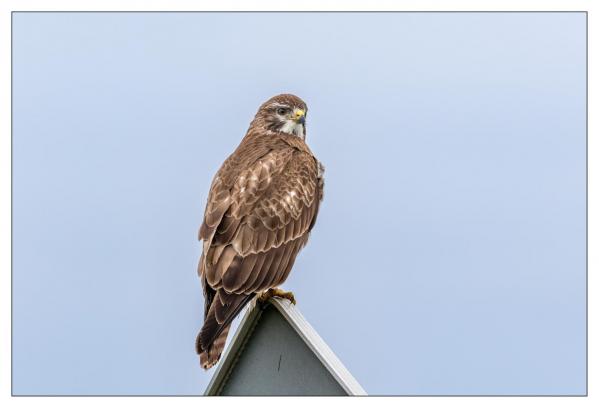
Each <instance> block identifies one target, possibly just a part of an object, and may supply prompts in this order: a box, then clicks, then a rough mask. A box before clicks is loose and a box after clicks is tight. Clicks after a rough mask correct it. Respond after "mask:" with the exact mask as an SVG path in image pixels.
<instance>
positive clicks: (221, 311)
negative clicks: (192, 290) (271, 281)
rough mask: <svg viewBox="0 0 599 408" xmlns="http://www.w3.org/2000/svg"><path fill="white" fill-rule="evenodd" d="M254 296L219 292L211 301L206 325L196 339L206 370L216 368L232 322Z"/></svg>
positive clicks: (197, 350) (201, 361)
mask: <svg viewBox="0 0 599 408" xmlns="http://www.w3.org/2000/svg"><path fill="white" fill-rule="evenodd" d="M252 297H253V294H252V295H236V294H229V293H226V292H224V291H222V290H221V289H219V290H217V291H216V293H215V294H214V296H213V297H212V299H211V303H210V306H208V307H207V309H208V312H207V313H206V316H205V318H204V324H203V326H202V329H201V330H200V333H199V334H198V337H197V338H196V352H197V353H198V354H199V355H200V363H201V365H202V367H203V368H204V369H209V368H210V367H212V366H214V365H215V364H216V363H217V362H218V359H219V358H220V355H221V354H222V352H223V349H224V347H225V342H226V341H227V334H228V333H229V328H230V325H231V322H232V321H233V319H234V318H235V316H237V315H238V314H239V312H241V310H242V309H243V307H244V306H245V305H246V304H247V303H248V302H249V301H250V300H251V299H252Z"/></svg>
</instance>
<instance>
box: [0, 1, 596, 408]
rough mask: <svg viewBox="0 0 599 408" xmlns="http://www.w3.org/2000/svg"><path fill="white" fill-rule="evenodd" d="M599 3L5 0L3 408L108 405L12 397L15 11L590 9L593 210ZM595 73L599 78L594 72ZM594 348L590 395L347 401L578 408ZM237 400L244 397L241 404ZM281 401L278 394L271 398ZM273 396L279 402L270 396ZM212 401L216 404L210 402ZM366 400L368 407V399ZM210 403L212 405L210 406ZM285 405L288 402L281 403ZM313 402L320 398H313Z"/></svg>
mask: <svg viewBox="0 0 599 408" xmlns="http://www.w3.org/2000/svg"><path fill="white" fill-rule="evenodd" d="M598 4H599V3H598V2H597V1H596V0H570V1H568V0H487V1H482V0H372V1H369V2H366V0H338V1H334V0H329V1H326V0H304V1H302V2H297V1H295V2H292V1H289V0H264V1H258V0H221V1H218V0H212V1H202V0H170V1H169V0H145V1H139V0H86V1H83V0H3V1H1V2H0V80H1V81H2V82H1V84H2V86H1V88H0V89H2V90H3V92H2V94H1V96H0V134H1V137H0V192H1V194H2V200H1V201H0V210H1V211H0V213H1V216H0V265H1V267H2V273H1V274H0V305H1V307H0V310H1V313H0V327H1V331H0V347H1V353H2V354H1V355H2V356H3V358H2V365H1V367H0V387H1V390H2V391H1V394H0V401H4V403H3V406H7V404H12V405H14V406H29V405H35V404H40V405H42V404H43V406H44V407H49V408H53V407H60V408H70V407H80V406H81V404H85V406H90V407H100V406H104V405H105V404H106V403H107V401H106V400H104V399H102V398H90V397H17V398H11V397H10V395H11V383H10V381H11V367H10V361H9V359H8V356H9V355H10V352H11V320H10V319H11V315H10V310H11V297H10V296H11V280H10V270H11V233H10V225H11V200H10V194H11V174H10V171H11V155H10V152H11V141H10V135H11V115H10V112H11V111H10V109H11V97H10V92H8V90H9V89H10V86H11V54H10V53H11V49H10V41H11V12H12V11H17V10H18V11H68V10H79V11H162V10H165V11H166V10H169V11H217V10H219V11H249V10H254V11H260V10H278V11H307V10H311V11H346V10H353V11H471V10H476V11H587V12H588V19H587V23H588V128H587V134H588V180H589V182H588V204H587V205H588V209H596V208H599V200H598V191H599V183H598V182H597V180H598V177H597V171H598V170H597V169H598V165H597V159H599V155H598V153H599V151H598V147H597V142H596V140H597V137H598V136H597V129H596V128H597V127H596V125H595V118H596V117H598V114H599V111H598V109H597V106H598V105H597V103H596V98H595V95H597V92H598V89H597V81H596V80H595V76H594V75H593V72H596V71H597V68H596V65H597V64H596V60H597V49H596V47H597V44H598V41H597V32H598V31H597V30H596V29H595V26H596V24H597V22H598V21H599V20H598V17H597V12H598V11H599V6H598ZM595 75H596V74H595ZM596 214H597V212H596V211H588V242H587V249H588V248H599V239H598V237H597V226H598V219H597V215H596ZM597 253H598V252H597V250H595V251H594V252H593V251H588V287H587V290H588V344H589V345H593V344H599V336H598V334H597V333H598V327H599V320H598V318H597V316H598V314H597V308H598V305H599V287H598V285H599V280H598V279H597V277H596V274H597V263H598V260H599V259H598V257H597ZM598 356H599V355H598V354H597V352H596V349H594V348H592V347H589V348H588V356H587V361H588V378H587V384H588V397H410V398H402V399H401V400H397V399H395V397H380V398H374V399H373V398H352V399H343V401H342V403H343V404H344V405H347V406H355V405H356V404H364V403H368V404H376V405H379V406H396V404H397V403H401V404H402V406H404V407H428V406H442V407H459V408H469V407H473V408H474V407H477V408H478V407H480V406H481V405H482V406H484V407H503V406H504V405H506V404H509V405H510V406H514V407H520V406H539V407H543V408H545V407H549V408H552V407H573V408H576V407H581V406H585V407H586V406H589V404H590V406H591V407H594V406H599V405H598V404H599V397H597V394H599V378H598V376H597V367H599V361H598ZM240 398H241V399H242V400H240ZM265 398H267V397H253V398H249V397H248V398H245V397H238V398H233V399H219V400H218V401H219V403H221V404H224V405H228V404H231V405H233V404H236V405H237V404H239V403H242V404H248V405H250V406H253V405H258V404H260V405H263V404H264V402H265V401H264V399H265ZM268 398H270V399H271V400H272V402H273V403H277V399H278V398H279V397H268ZM273 398H274V399H273ZM321 398H322V401H318V403H321V402H322V403H327V404H329V403H331V401H330V400H329V399H324V397H321ZM210 401H211V402H212V401H213V399H210ZM365 401H368V402H365ZM130 403H143V404H145V405H146V407H148V408H151V407H155V406H162V404H164V405H167V404H168V405H169V406H193V407H194V408H197V407H198V404H201V403H204V402H203V401H202V402H199V401H198V400H197V399H195V398H194V397H183V398H153V397H138V398H136V401H131V400H130V397H114V398H111V400H110V404H117V405H118V406H120V405H125V404H130ZM212 403H213V402H212ZM278 403H283V401H278ZM305 403H306V400H304V399H302V398H290V399H289V398H287V399H285V401H284V404H286V405H289V406H300V405H302V406H303V405H305ZM315 403H316V401H315Z"/></svg>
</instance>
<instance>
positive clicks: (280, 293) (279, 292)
mask: <svg viewBox="0 0 599 408" xmlns="http://www.w3.org/2000/svg"><path fill="white" fill-rule="evenodd" d="M273 296H276V297H280V298H284V299H287V300H289V301H290V302H291V303H293V304H294V305H295V296H293V292H285V291H284V290H283V289H279V288H270V289H268V290H267V291H265V292H263V293H262V294H261V295H260V296H259V297H258V301H259V302H260V303H266V302H268V301H269V300H270V298H272V297H273Z"/></svg>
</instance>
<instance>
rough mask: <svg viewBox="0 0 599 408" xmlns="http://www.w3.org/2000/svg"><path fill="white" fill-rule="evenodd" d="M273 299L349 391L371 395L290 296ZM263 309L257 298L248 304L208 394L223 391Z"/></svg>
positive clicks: (212, 380)
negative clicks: (258, 304) (292, 301)
mask: <svg viewBox="0 0 599 408" xmlns="http://www.w3.org/2000/svg"><path fill="white" fill-rule="evenodd" d="M269 303H270V304H271V305H273V306H274V307H275V308H276V309H277V310H278V311H279V313H280V314H281V315H282V316H283V317H284V318H285V320H286V321H287V322H288V323H289V325H290V326H291V327H292V328H293V329H294V330H295V331H296V333H297V334H298V335H299V336H300V337H301V338H302V340H303V341H304V343H305V344H306V345H307V346H308V348H309V349H310V350H312V352H313V353H314V354H315V355H316V356H317V357H318V359H319V360H320V362H321V363H322V364H323V366H324V367H325V368H326V369H327V370H328V371H329V373H330V374H331V375H332V376H333V378H335V380H336V381H337V382H338V383H339V385H340V386H341V387H342V388H343V389H344V391H345V392H346V393H347V394H348V395H367V394H366V391H365V390H364V389H363V388H362V386H361V385H360V384H359V383H358V381H357V380H356V379H355V378H354V377H353V376H352V375H351V373H350V372H349V371H348V370H347V368H345V366H344V365H343V363H342V362H341V361H340V360H339V358H337V356H336V355H335V353H333V351H332V350H331V349H330V347H329V346H328V345H327V344H326V343H325V342H324V340H323V339H322V338H321V337H320V335H319V334H318V333H317V332H316V330H314V328H313V327H312V326H311V325H310V323H308V322H307V321H306V319H305V318H304V316H303V315H302V314H301V313H300V312H299V309H298V308H297V307H296V306H294V305H293V304H292V303H291V302H290V301H289V300H287V299H280V298H276V297H273V298H271V299H270V300H269ZM263 310H264V307H256V300H255V299H254V300H252V301H251V302H250V304H249V305H248V306H247V307H246V313H245V315H244V317H243V319H242V321H241V322H240V323H239V327H238V328H237V331H236V332H235V334H234V335H233V337H232V338H231V342H230V343H229V345H228V346H227V348H226V350H225V352H224V353H223V355H222V356H221V361H220V362H219V363H218V365H217V366H216V371H215V372H214V374H213V375H212V378H211V379H210V383H208V386H207V387H206V391H204V395H219V393H220V391H221V389H222V388H223V386H224V385H225V383H226V381H227V378H228V377H229V375H230V373H231V370H232V368H233V367H234V366H235V363H236V362H237V359H238V358H239V356H240V351H241V350H243V346H244V345H245V343H246V342H247V341H248V340H249V338H250V336H251V333H252V332H253V331H254V328H255V326H256V324H257V323H258V321H259V318H260V316H261V315H262V311H263Z"/></svg>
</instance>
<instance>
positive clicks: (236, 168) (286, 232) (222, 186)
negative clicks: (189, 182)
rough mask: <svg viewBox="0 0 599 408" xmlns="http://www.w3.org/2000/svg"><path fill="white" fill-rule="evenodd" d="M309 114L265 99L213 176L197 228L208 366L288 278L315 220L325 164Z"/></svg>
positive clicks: (200, 346) (287, 101) (200, 348)
mask: <svg viewBox="0 0 599 408" xmlns="http://www.w3.org/2000/svg"><path fill="white" fill-rule="evenodd" d="M306 112H307V107H306V104H305V103H304V102H303V101H302V100H301V99H300V98H298V97H297V96H294V95H288V94H284V95H278V96H275V97H273V98H271V99H269V100H268V101H266V102H265V103H264V104H262V106H260V108H259V110H258V113H256V116H255V118H254V120H253V121H252V123H251V124H250V128H249V129H248V131H247V133H246V135H245V137H244V138H243V140H242V141H241V143H240V145H239V146H238V147H237V149H236V150H235V151H234V152H233V154H232V155H231V156H229V157H228V158H227V160H225V162H224V163H223V164H222V166H221V168H220V169H219V171H218V172H217V173H216V175H215V176H214V180H213V181H212V185H211V187H210V192H209V195H208V203H207V204H206V210H205V213H204V221H203V223H202V226H201V227H200V233H199V238H200V240H201V241H202V244H203V253H202V256H201V258H200V263H199V266H198V272H199V275H200V279H201V281H202V287H203V289H204V297H205V307H204V325H203V326H202V329H201V330H200V333H199V334H198V337H197V340H196V350H197V352H198V354H199V355H200V363H201V365H202V367H203V368H205V369H208V368H210V367H212V366H213V365H214V364H216V362H217V361H218V359H219V357H220V355H221V353H222V351H223V348H224V345H225V341H226V338H227V334H228V332H229V326H230V324H231V321H232V320H233V318H234V317H235V316H236V315H237V314H238V313H239V312H240V311H241V310H242V309H243V307H244V306H245V305H246V304H247V303H248V302H249V301H250V300H251V299H252V298H253V297H254V296H255V295H256V294H260V293H262V292H264V291H266V290H268V289H270V288H274V287H276V286H278V285H280V284H282V283H283V282H284V281H285V280H286V279H287V276H288V275H289V272H290V270H291V268H292V267H293V263H294V262H295V258H296V256H297V254H298V252H299V251H300V250H301V249H302V248H303V246H304V245H305V244H306V242H307V241H308V235H309V233H310V231H311V229H312V227H313V226H314V223H315V221H316V216H317V214H318V207H319V204H320V201H321V200H322V196H323V185H324V181H323V177H322V173H323V167H322V165H321V164H320V163H319V162H318V160H317V159H316V158H315V157H314V155H313V154H312V152H311V151H310V149H309V148H308V145H307V144H306V143H305V141H304V139H305V113H306Z"/></svg>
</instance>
